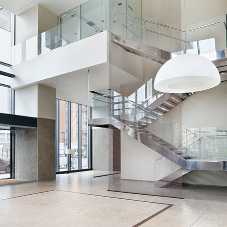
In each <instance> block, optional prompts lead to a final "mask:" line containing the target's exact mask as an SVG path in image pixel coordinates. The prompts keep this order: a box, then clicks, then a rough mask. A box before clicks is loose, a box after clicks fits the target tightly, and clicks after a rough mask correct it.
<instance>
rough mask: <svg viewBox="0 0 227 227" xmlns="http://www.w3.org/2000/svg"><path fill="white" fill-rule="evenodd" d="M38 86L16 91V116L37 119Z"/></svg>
mask: <svg viewBox="0 0 227 227" xmlns="http://www.w3.org/2000/svg"><path fill="white" fill-rule="evenodd" d="M37 102H38V84H36V85H33V86H29V87H26V88H23V89H18V90H16V91H15V114H16V115H22V116H29V117H37V113H38V105H37Z"/></svg>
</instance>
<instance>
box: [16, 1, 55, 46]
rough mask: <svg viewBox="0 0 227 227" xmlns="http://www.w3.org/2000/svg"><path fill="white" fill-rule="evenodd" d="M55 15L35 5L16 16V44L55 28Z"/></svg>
mask: <svg viewBox="0 0 227 227" xmlns="http://www.w3.org/2000/svg"><path fill="white" fill-rule="evenodd" d="M57 21H58V20H57V15H55V14H54V13H52V12H50V11H49V10H47V9H46V8H44V7H43V6H41V5H36V6H34V7H32V8H30V9H28V10H27V11H25V12H23V13H22V14H20V15H18V16H16V32H15V36H16V44H19V43H22V42H24V41H25V40H28V39H30V38H32V37H34V36H36V35H38V34H40V33H42V32H44V31H47V30H49V29H51V28H54V27H56V26H57V23H58V22H57Z"/></svg>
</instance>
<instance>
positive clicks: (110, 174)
mask: <svg viewBox="0 0 227 227" xmlns="http://www.w3.org/2000/svg"><path fill="white" fill-rule="evenodd" d="M120 173H121V172H119V173H109V174H103V175H99V176H94V177H93V178H97V177H107V176H112V175H116V174H120Z"/></svg>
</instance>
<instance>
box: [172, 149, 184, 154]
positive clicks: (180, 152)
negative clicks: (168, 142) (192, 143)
mask: <svg viewBox="0 0 227 227" xmlns="http://www.w3.org/2000/svg"><path fill="white" fill-rule="evenodd" d="M172 152H173V153H175V154H177V155H182V151H180V150H173V151H172Z"/></svg>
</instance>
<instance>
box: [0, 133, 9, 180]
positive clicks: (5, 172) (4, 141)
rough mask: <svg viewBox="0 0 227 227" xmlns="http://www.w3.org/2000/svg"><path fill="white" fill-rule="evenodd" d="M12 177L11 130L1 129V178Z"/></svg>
mask: <svg viewBox="0 0 227 227" xmlns="http://www.w3.org/2000/svg"><path fill="white" fill-rule="evenodd" d="M5 178H10V130H0V179H5Z"/></svg>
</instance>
